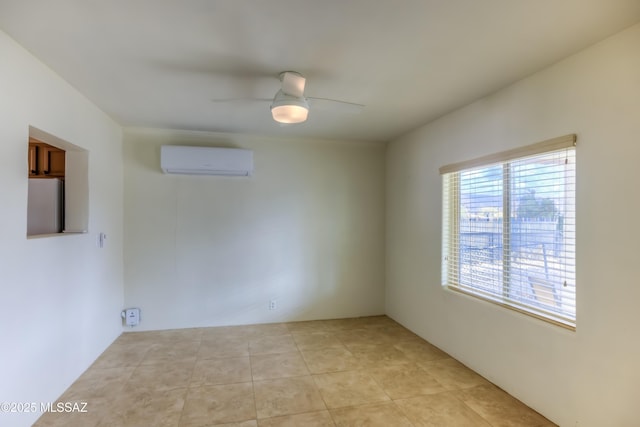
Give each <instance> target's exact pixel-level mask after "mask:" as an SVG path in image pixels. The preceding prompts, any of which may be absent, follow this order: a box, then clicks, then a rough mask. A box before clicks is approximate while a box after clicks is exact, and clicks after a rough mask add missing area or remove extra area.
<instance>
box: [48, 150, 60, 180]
mask: <svg viewBox="0 0 640 427" xmlns="http://www.w3.org/2000/svg"><path fill="white" fill-rule="evenodd" d="M45 150H46V154H45V158H46V160H45V164H46V166H45V167H44V173H45V174H46V175H49V176H60V177H63V176H64V162H65V159H64V151H63V150H60V149H57V148H46V149H45Z"/></svg>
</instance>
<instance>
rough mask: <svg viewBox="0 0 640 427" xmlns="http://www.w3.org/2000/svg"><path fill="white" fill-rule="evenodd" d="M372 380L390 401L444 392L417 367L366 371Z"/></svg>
mask: <svg viewBox="0 0 640 427" xmlns="http://www.w3.org/2000/svg"><path fill="white" fill-rule="evenodd" d="M366 372H367V373H369V374H370V375H371V376H372V377H373V379H375V380H376V382H377V383H378V384H379V385H380V386H381V387H382V389H383V390H384V391H385V393H387V394H388V395H389V397H391V398H392V399H403V398H407V397H413V396H420V395H424V394H434V393H441V392H443V391H446V390H445V388H444V387H443V386H442V385H440V383H438V382H437V381H436V380H435V379H434V378H433V377H432V376H430V375H429V374H427V372H426V371H425V370H424V369H422V368H420V367H419V366H418V365H416V364H414V363H411V364H403V365H388V366H381V367H378V368H375V369H367V370H366Z"/></svg>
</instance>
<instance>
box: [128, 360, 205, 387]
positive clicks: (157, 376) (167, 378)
mask: <svg viewBox="0 0 640 427" xmlns="http://www.w3.org/2000/svg"><path fill="white" fill-rule="evenodd" d="M192 372H193V362H172V363H158V364H153V365H140V366H138V367H137V368H136V369H135V371H133V374H132V375H131V377H130V378H129V381H128V382H127V384H128V385H130V386H132V387H139V388H153V389H156V390H168V389H172V388H186V387H187V386H188V385H189V381H190V379H191V373H192Z"/></svg>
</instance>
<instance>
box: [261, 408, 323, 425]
mask: <svg viewBox="0 0 640 427" xmlns="http://www.w3.org/2000/svg"><path fill="white" fill-rule="evenodd" d="M258 425H259V426H260V427H303V426H304V427H333V426H335V424H334V423H333V419H332V418H331V415H330V414H329V411H319V412H307V413H305V414H297V415H285V416H282V417H274V418H264V419H261V420H258Z"/></svg>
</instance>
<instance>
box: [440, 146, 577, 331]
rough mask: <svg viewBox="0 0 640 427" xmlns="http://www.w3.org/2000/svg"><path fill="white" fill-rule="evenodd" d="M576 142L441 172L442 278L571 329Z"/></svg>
mask: <svg viewBox="0 0 640 427" xmlns="http://www.w3.org/2000/svg"><path fill="white" fill-rule="evenodd" d="M575 160H576V157H575V148H573V146H572V147H568V148H564V149H560V150H558V149H555V150H553V151H551V152H545V153H540V154H535V155H528V156H524V157H520V158H512V159H509V160H508V161H504V162H499V163H493V164H491V165H487V166H475V167H472V168H468V169H463V170H460V171H456V172H450V173H446V174H444V176H443V219H444V221H443V269H442V274H443V284H444V285H445V286H448V287H451V288H454V289H457V290H461V291H464V292H467V293H471V294H473V295H476V296H480V297H482V298H485V299H488V300H490V301H493V302H498V303H500V304H503V305H507V306H510V307H513V308H516V309H518V310H521V311H525V312H528V313H532V314H534V315H535V316H537V317H542V318H545V319H549V320H551V321H554V322H556V323H560V324H562V325H565V326H569V327H575V318H576V304H575V301H576V275H575V226H576V222H575Z"/></svg>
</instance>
